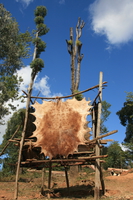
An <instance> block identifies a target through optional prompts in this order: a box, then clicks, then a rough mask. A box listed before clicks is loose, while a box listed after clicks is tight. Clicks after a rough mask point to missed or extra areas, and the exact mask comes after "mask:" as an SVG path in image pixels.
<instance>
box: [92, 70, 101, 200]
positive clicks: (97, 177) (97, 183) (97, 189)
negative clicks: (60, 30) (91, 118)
mask: <svg viewBox="0 0 133 200" xmlns="http://www.w3.org/2000/svg"><path fill="white" fill-rule="evenodd" d="M102 79H103V73H102V72H100V75H99V92H100V94H99V102H98V114H97V128H96V137H99V135H100V124H101V111H102ZM96 141H97V144H96V156H97V157H98V156H100V148H99V141H98V140H96ZM95 167H96V172H95V193H94V199H95V200H98V199H99V196H100V160H99V158H97V159H96V161H95Z"/></svg>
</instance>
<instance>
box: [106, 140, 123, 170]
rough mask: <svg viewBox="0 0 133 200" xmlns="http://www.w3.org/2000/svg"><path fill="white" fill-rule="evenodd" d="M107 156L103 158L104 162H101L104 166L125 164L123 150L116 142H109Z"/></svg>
mask: <svg viewBox="0 0 133 200" xmlns="http://www.w3.org/2000/svg"><path fill="white" fill-rule="evenodd" d="M105 150H106V151H107V155H108V157H107V158H106V159H105V161H106V163H104V164H103V166H104V168H106V169H107V168H108V167H113V168H123V167H125V165H126V160H125V156H124V152H123V150H122V149H121V147H120V145H119V144H118V142H116V141H115V142H113V143H111V144H110V146H109V147H107V149H105Z"/></svg>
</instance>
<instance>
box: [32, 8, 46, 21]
mask: <svg viewBox="0 0 133 200" xmlns="http://www.w3.org/2000/svg"><path fill="white" fill-rule="evenodd" d="M34 15H35V16H36V17H37V16H41V17H43V18H44V17H45V16H46V15H47V9H46V7H45V6H38V7H37V8H36V10H35V11H34Z"/></svg>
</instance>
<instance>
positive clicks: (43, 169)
mask: <svg viewBox="0 0 133 200" xmlns="http://www.w3.org/2000/svg"><path fill="white" fill-rule="evenodd" d="M44 176H45V168H44V167H43V168H42V185H41V194H42V195H44Z"/></svg>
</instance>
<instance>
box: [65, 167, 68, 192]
mask: <svg viewBox="0 0 133 200" xmlns="http://www.w3.org/2000/svg"><path fill="white" fill-rule="evenodd" d="M65 177H66V184H67V189H68V194H69V179H68V173H67V167H65Z"/></svg>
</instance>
